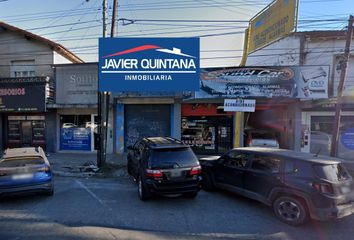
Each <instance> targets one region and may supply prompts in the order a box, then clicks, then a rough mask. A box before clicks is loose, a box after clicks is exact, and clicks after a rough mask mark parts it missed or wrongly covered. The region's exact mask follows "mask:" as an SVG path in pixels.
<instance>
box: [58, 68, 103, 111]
mask: <svg viewBox="0 0 354 240" xmlns="http://www.w3.org/2000/svg"><path fill="white" fill-rule="evenodd" d="M97 79H98V72H97V64H96V63H94V64H87V63H86V64H65V65H57V66H55V81H56V93H55V97H56V103H57V104H96V103H97V84H98V80H97Z"/></svg>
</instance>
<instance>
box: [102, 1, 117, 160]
mask: <svg viewBox="0 0 354 240" xmlns="http://www.w3.org/2000/svg"><path fill="white" fill-rule="evenodd" d="M116 12H117V0H114V1H113V13H112V25H111V38H113V37H114V30H115V22H116ZM110 95H111V93H110V92H104V93H103V102H104V105H103V106H104V111H103V112H104V113H105V119H104V123H105V124H104V133H103V136H104V144H103V147H104V161H105V160H106V154H107V142H108V141H107V139H108V119H109V102H110Z"/></svg>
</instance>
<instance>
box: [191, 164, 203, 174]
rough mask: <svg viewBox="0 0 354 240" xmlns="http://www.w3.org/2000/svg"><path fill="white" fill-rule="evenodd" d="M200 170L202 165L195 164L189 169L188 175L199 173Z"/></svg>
mask: <svg viewBox="0 0 354 240" xmlns="http://www.w3.org/2000/svg"><path fill="white" fill-rule="evenodd" d="M201 172H202V167H201V166H195V167H192V168H191V171H190V172H189V175H192V176H193V175H199V174H201Z"/></svg>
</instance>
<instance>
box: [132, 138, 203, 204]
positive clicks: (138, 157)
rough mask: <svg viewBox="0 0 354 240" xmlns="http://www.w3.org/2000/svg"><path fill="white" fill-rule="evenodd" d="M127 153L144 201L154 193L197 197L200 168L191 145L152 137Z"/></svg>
mask: <svg viewBox="0 0 354 240" xmlns="http://www.w3.org/2000/svg"><path fill="white" fill-rule="evenodd" d="M128 150H129V152H128V155H127V161H128V164H127V168H128V173H129V174H130V175H131V176H133V178H134V179H136V181H137V182H138V193H139V197H140V199H141V200H143V201H144V200H147V199H148V198H150V197H151V196H152V195H154V194H156V195H169V194H185V195H186V196H188V197H191V198H194V197H196V196H197V194H198V192H199V190H200V189H201V176H200V175H201V166H200V164H199V161H198V159H197V157H196V156H195V154H194V153H193V151H192V150H191V148H190V147H189V146H188V145H184V144H183V143H182V142H181V141H179V140H176V139H173V138H170V137H149V138H143V139H141V140H138V141H137V142H136V143H135V144H134V145H133V146H128Z"/></svg>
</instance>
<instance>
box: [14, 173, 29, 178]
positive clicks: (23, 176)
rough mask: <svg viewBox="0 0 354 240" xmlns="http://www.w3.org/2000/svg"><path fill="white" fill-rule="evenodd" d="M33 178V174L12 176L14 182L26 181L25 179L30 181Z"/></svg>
mask: <svg viewBox="0 0 354 240" xmlns="http://www.w3.org/2000/svg"><path fill="white" fill-rule="evenodd" d="M32 177H33V174H30V173H24V174H16V175H13V176H12V179H13V180H24V179H30V178H32Z"/></svg>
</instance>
